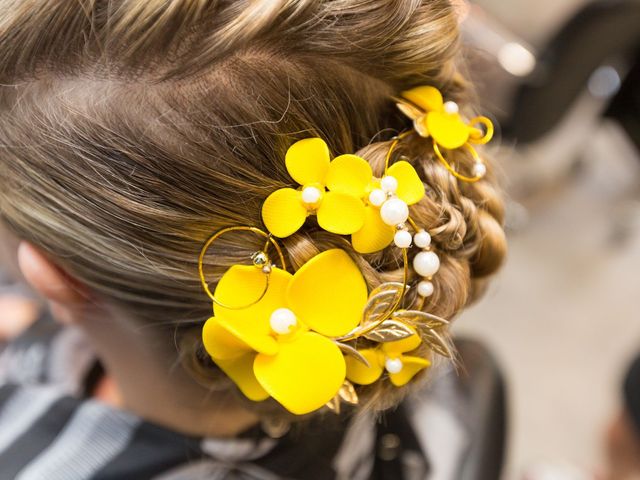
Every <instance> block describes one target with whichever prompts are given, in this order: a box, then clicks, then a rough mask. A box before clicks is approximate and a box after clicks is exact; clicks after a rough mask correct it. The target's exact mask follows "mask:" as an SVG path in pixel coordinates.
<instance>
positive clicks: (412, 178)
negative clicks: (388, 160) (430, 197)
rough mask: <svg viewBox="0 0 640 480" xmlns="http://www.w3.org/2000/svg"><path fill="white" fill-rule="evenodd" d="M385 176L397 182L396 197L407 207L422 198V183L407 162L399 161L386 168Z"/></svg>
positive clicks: (423, 192) (423, 191)
mask: <svg viewBox="0 0 640 480" xmlns="http://www.w3.org/2000/svg"><path fill="white" fill-rule="evenodd" d="M387 175H390V176H392V177H394V178H395V179H396V180H398V190H396V195H397V196H398V197H399V198H400V199H401V200H403V201H404V202H406V204H407V205H413V204H415V203H418V202H419V201H420V200H422V198H423V197H424V194H425V190H424V183H422V180H420V177H419V176H418V172H416V169H415V168H413V165H411V164H410V163H409V162H405V161H404V160H400V161H399V162H396V163H394V164H393V165H391V166H390V167H389V168H388V170H387Z"/></svg>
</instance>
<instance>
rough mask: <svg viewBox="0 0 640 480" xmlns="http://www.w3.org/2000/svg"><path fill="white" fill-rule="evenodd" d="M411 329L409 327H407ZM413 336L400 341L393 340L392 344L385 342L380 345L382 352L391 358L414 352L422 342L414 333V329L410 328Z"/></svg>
mask: <svg viewBox="0 0 640 480" xmlns="http://www.w3.org/2000/svg"><path fill="white" fill-rule="evenodd" d="M409 328H411V327H409ZM411 330H413V332H414V334H413V335H411V336H410V337H407V338H403V339H402V340H395V341H393V342H385V343H383V344H382V351H383V352H384V353H385V354H387V355H389V356H391V357H394V356H398V355H400V354H401V353H405V352H410V351H411V350H415V349H416V348H418V347H419V346H420V343H421V342H422V340H421V339H420V336H419V335H418V334H417V333H415V329H413V328H411Z"/></svg>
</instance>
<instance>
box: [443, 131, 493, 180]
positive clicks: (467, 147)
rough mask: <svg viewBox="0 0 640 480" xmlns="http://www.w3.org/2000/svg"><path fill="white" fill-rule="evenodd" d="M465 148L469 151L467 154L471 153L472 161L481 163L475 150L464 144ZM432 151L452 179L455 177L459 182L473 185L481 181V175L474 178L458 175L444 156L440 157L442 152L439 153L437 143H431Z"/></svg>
mask: <svg viewBox="0 0 640 480" xmlns="http://www.w3.org/2000/svg"><path fill="white" fill-rule="evenodd" d="M464 146H465V148H466V149H467V150H469V152H470V153H471V155H472V156H473V158H474V160H475V161H476V163H481V162H482V160H481V159H480V156H479V155H478V152H476V149H475V148H473V147H472V146H471V145H469V144H468V143H465V144H464ZM433 151H434V152H435V154H436V157H438V160H440V163H442V164H443V165H444V167H445V168H446V169H447V170H449V173H451V175H453V176H454V177H456V178H457V179H459V180H462V181H465V182H469V183H475V182H477V181H478V180H480V179H482V175H477V176H475V177H468V176H466V175H463V174H461V173H458V172H457V171H456V170H455V169H454V168H453V167H452V166H451V164H450V163H449V162H447V160H446V159H445V158H444V156H443V155H442V152H441V151H440V147H439V146H438V144H437V142H436V141H435V140H434V141H433Z"/></svg>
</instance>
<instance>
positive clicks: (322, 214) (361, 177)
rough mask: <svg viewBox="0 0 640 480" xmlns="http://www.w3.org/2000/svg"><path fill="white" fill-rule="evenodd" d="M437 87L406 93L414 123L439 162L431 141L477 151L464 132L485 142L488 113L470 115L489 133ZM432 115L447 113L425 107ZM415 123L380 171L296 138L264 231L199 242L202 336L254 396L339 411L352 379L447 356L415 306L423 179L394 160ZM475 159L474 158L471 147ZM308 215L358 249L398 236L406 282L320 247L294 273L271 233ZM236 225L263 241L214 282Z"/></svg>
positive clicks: (431, 322) (386, 378) (379, 377)
mask: <svg viewBox="0 0 640 480" xmlns="http://www.w3.org/2000/svg"><path fill="white" fill-rule="evenodd" d="M434 91H435V92H437V94H438V95H440V93H439V92H438V91H437V90H435V89H434V88H433V87H419V88H417V89H414V90H412V91H410V92H405V93H404V94H403V96H405V97H407V98H408V100H409V101H411V102H412V103H415V104H416V105H418V106H420V107H422V108H424V109H425V111H424V112H423V111H421V110H418V108H417V107H415V106H413V105H410V104H408V103H407V104H406V105H410V106H408V107H405V104H402V106H401V107H400V108H401V109H402V110H403V111H404V112H405V113H407V112H408V111H410V112H411V113H412V114H415V115H414V117H415V118H413V119H414V127H415V130H416V132H417V133H418V134H419V135H420V136H423V137H426V136H427V132H429V134H428V135H429V136H430V137H431V138H432V139H433V142H434V151H435V152H436V155H437V156H438V157H439V158H440V160H441V161H443V162H445V163H446V161H445V160H444V158H443V157H442V156H441V155H440V154H439V153H438V152H439V150H437V148H438V147H437V145H438V144H442V145H443V146H444V148H454V145H459V146H466V147H467V148H468V149H471V150H472V151H473V152H475V150H473V148H472V147H471V146H470V145H469V144H468V142H471V141H473V142H476V143H481V142H482V141H484V140H485V138H486V137H488V136H489V137H490V133H489V130H490V128H489V125H490V124H491V123H490V121H489V120H486V121H485V120H482V118H484V117H479V118H480V120H474V121H472V124H475V123H483V124H484V125H485V127H486V128H487V133H486V134H482V132H480V130H478V129H476V128H475V127H470V126H468V125H466V124H464V122H462V120H461V119H460V117H459V115H458V114H457V113H456V115H457V116H455V117H453V118H449V117H447V116H446V115H451V114H450V113H446V112H445V113H442V112H440V111H439V110H438V109H437V108H436V107H438V105H440V104H439V103H438V101H437V100H438V98H440V103H442V102H441V100H442V96H441V95H440V96H439V97H438V95H435V94H434ZM411 92H413V93H411ZM425 99H427V100H429V101H428V102H426V101H425ZM440 106H442V105H440ZM427 107H428V108H427ZM438 108H439V107H438ZM442 108H443V109H444V108H446V107H444V106H442ZM427 110H428V112H427ZM417 112H420V114H419V115H417ZM431 113H440V114H442V115H445V116H444V117H442V116H440V117H439V116H435V117H429V115H430V114H431ZM430 118H431V119H430ZM487 122H488V123H487ZM463 127H464V132H465V135H462V133H461V131H462V130H463ZM450 130H451V131H450ZM410 133H413V132H405V133H403V134H401V135H399V136H398V137H396V138H395V139H394V140H393V142H392V143H391V147H390V149H389V151H388V153H387V156H386V160H385V170H384V175H383V176H382V177H381V178H376V177H375V176H374V175H373V171H372V169H371V166H370V165H369V163H368V162H367V161H366V160H365V159H363V158H360V157H358V156H356V155H351V154H345V155H340V156H337V157H335V158H333V160H332V159H331V155H330V152H329V148H328V146H327V144H326V143H325V142H324V141H323V140H322V139H320V138H308V139H304V140H300V141H298V142H296V143H294V144H293V145H292V146H291V147H290V148H289V150H288V151H287V153H286V156H285V159H284V160H285V164H286V167H287V170H288V172H289V174H290V175H291V177H292V179H293V180H294V181H295V182H296V183H297V184H298V187H297V188H290V187H287V188H282V189H279V190H277V191H275V192H273V193H272V194H271V195H269V196H268V197H267V199H266V200H265V202H264V204H263V207H262V218H263V221H264V224H265V226H266V229H267V231H264V230H262V229H260V228H257V227H252V226H235V227H228V228H225V229H222V230H220V231H218V232H216V233H215V234H214V235H212V236H211V237H210V238H209V239H208V240H207V242H206V243H205V244H204V246H203V248H202V251H201V253H200V256H199V262H198V265H199V273H200V279H201V282H202V285H203V288H204V290H205V292H206V293H207V295H208V296H209V297H210V299H211V300H212V302H213V317H211V318H210V319H209V320H207V322H206V323H205V325H204V327H203V333H202V338H203V343H204V346H205V349H206V351H207V352H208V354H209V355H210V356H211V358H212V360H213V361H214V362H215V363H216V364H217V365H218V366H219V367H220V369H221V370H223V371H224V372H225V373H226V374H227V375H228V376H229V377H230V378H231V380H233V382H234V383H235V384H236V385H237V386H238V388H239V389H240V391H242V393H243V394H244V395H245V396H247V397H248V398H249V399H250V400H253V401H263V400H266V399H267V398H270V397H271V398H273V399H274V400H276V401H277V402H278V403H280V404H281V405H282V406H283V407H284V408H285V409H287V410H288V411H290V412H291V413H294V414H297V415H302V414H306V413H310V412H313V411H315V410H318V409H320V408H322V407H324V406H327V407H329V408H331V409H333V410H339V408H340V404H341V402H343V401H344V402H347V403H351V404H355V403H357V402H358V393H357V391H358V390H357V387H356V386H355V385H361V386H364V385H370V384H372V383H375V382H378V381H383V382H389V383H390V384H392V385H394V386H397V387H400V386H403V385H405V384H407V383H408V382H410V381H411V380H412V379H413V378H414V377H415V375H416V374H418V373H419V372H420V371H422V370H424V369H425V368H427V367H429V366H430V365H431V362H430V359H429V358H425V353H424V351H427V352H428V353H427V356H430V355H431V353H435V354H438V355H441V356H443V357H446V358H449V359H452V358H453V356H454V354H453V350H452V347H451V341H450V339H449V336H448V321H447V320H445V319H442V318H440V317H437V316H435V315H432V314H429V313H426V312H423V311H422V309H423V307H424V303H425V299H426V297H428V296H430V295H432V294H433V292H434V286H433V284H432V283H431V280H432V277H433V276H434V275H435V274H436V273H437V272H438V270H439V268H440V260H439V257H438V255H437V254H436V253H435V252H434V251H433V248H432V245H431V236H430V235H429V233H428V232H427V231H426V229H424V228H422V227H420V226H418V225H417V224H416V222H415V221H414V220H413V219H412V218H411V216H410V212H409V207H410V206H411V205H414V204H416V203H418V202H419V201H420V200H422V199H423V198H424V196H425V187H424V184H423V182H422V181H421V180H420V177H419V176H418V173H417V172H416V170H415V169H414V167H413V166H412V165H411V164H410V163H409V162H407V161H405V160H400V161H397V162H395V163H393V164H392V162H391V160H392V156H393V152H394V150H395V148H396V146H397V145H398V143H399V142H400V141H401V140H402V139H403V138H404V137H406V136H407V135H409V134H410ZM480 135H484V136H483V137H480ZM463 137H464V138H463ZM452 138H453V139H455V140H456V141H455V143H454V142H453V141H450V140H451V139H452ZM463 140H464V141H463ZM487 141H488V140H487ZM441 142H444V143H441ZM460 142H462V143H460ZM474 158H479V157H477V154H475V155H474ZM446 165H448V168H449V169H450V171H452V173H454V172H455V170H453V168H451V167H450V166H449V164H448V163H446ZM454 174H455V175H456V177H457V178H462V179H463V180H464V179H465V177H464V176H462V175H460V174H457V173H454ZM477 179H479V178H477ZM477 179H476V178H472V179H471V180H470V181H476V180H477ZM310 215H315V216H316V218H317V222H318V225H319V226H320V227H321V228H322V229H324V230H326V231H328V232H331V233H334V234H337V235H350V236H351V243H352V246H353V250H354V251H355V252H357V253H361V254H367V253H373V252H376V251H380V250H382V249H384V248H386V247H387V246H389V245H390V244H391V243H393V244H395V246H396V247H398V248H400V249H401V250H402V258H403V264H404V267H403V281H402V282H389V283H383V284H381V285H378V286H377V287H375V288H371V287H372V286H369V285H367V283H366V281H365V278H364V276H363V274H362V272H361V271H360V269H359V268H358V266H357V264H356V262H355V261H354V259H353V258H352V256H351V255H350V254H349V253H347V251H345V250H343V249H339V248H334V249H330V250H327V251H324V252H321V253H319V254H318V255H316V256H314V257H313V258H311V259H310V260H309V261H307V262H306V263H305V264H304V265H302V266H301V267H300V268H299V269H297V271H295V272H290V271H289V270H288V269H287V266H286V264H285V258H284V254H283V251H282V248H281V247H280V245H279V244H278V242H277V240H276V238H284V237H287V236H290V235H292V234H294V233H295V232H297V231H298V230H299V229H300V228H301V227H302V225H303V224H304V223H305V222H306V219H307V217H308V216H310ZM410 228H411V229H412V230H413V234H412V233H411V232H410ZM232 231H245V232H250V233H253V234H255V235H258V236H260V237H262V238H263V239H264V241H265V244H264V247H263V248H262V250H259V251H257V252H255V253H254V254H253V255H251V264H249V265H233V266H232V267H231V268H229V269H228V270H227V271H226V272H225V273H224V275H223V276H222V278H221V279H220V281H219V282H218V284H217V286H216V288H215V291H214V292H212V291H211V290H210V288H209V284H208V282H207V280H206V276H205V273H204V258H205V256H206V253H207V251H208V249H209V248H210V247H211V246H212V244H213V243H214V242H215V241H216V240H217V239H218V238H220V236H222V235H224V234H226V233H228V232H232ZM412 246H416V247H417V248H419V249H420V251H419V252H418V253H417V254H416V255H415V256H414V257H413V261H412V263H411V264H412V266H413V269H414V271H415V272H416V273H417V274H418V275H419V276H421V277H422V279H421V280H420V281H418V282H417V284H416V285H415V288H416V290H417V293H418V298H419V301H418V305H417V308H412V305H411V304H412V303H413V302H410V301H408V299H407V296H406V292H407V290H409V289H410V288H413V286H410V285H409V255H408V250H409V249H410V248H411V247H412ZM270 251H271V252H272V253H273V252H275V253H276V255H277V257H278V265H276V264H274V263H273V262H272V260H271V256H270V255H269V252H270ZM422 346H426V347H427V348H426V349H425V348H421V347H422ZM418 349H420V353H418V352H417V350H418Z"/></svg>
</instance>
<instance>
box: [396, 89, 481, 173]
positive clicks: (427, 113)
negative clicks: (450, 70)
mask: <svg viewBox="0 0 640 480" xmlns="http://www.w3.org/2000/svg"><path fill="white" fill-rule="evenodd" d="M397 105H398V108H399V109H400V111H402V113H404V114H405V115H406V116H407V117H409V118H410V119H411V120H413V125H414V130H415V131H416V132H417V133H418V135H420V136H421V137H424V138H429V137H431V139H432V140H433V151H434V152H435V154H436V156H437V157H438V159H439V160H440V161H441V162H442V164H443V165H444V166H445V167H446V168H447V170H449V172H451V174H452V175H454V176H455V177H456V178H458V179H460V180H463V181H465V182H477V181H478V180H480V179H481V178H482V177H484V175H485V174H486V171H487V167H486V166H485V164H484V163H483V162H482V159H481V158H480V156H479V155H478V152H477V151H476V149H475V148H473V146H472V144H485V143H487V142H489V141H490V140H491V138H492V137H493V123H492V122H491V120H489V119H488V118H487V117H482V116H480V117H475V118H473V119H471V120H470V121H469V122H468V123H465V121H464V120H463V119H462V116H461V115H460V113H459V108H458V105H457V104H456V103H455V102H452V101H447V102H445V101H444V99H443V97H442V94H441V93H440V91H439V90H438V89H437V88H435V87H432V86H426V85H425V86H420V87H416V88H413V89H411V90H407V91H405V92H402V94H401V98H399V99H397ZM479 127H482V128H479ZM458 148H465V149H466V150H467V151H469V153H470V154H471V155H472V157H473V158H474V160H475V164H474V167H473V176H469V175H465V174H462V173H460V172H458V171H456V169H455V168H453V167H452V166H451V164H450V163H449V162H448V161H447V160H446V159H445V157H444V155H443V153H442V150H441V149H444V150H455V149H458Z"/></svg>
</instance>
